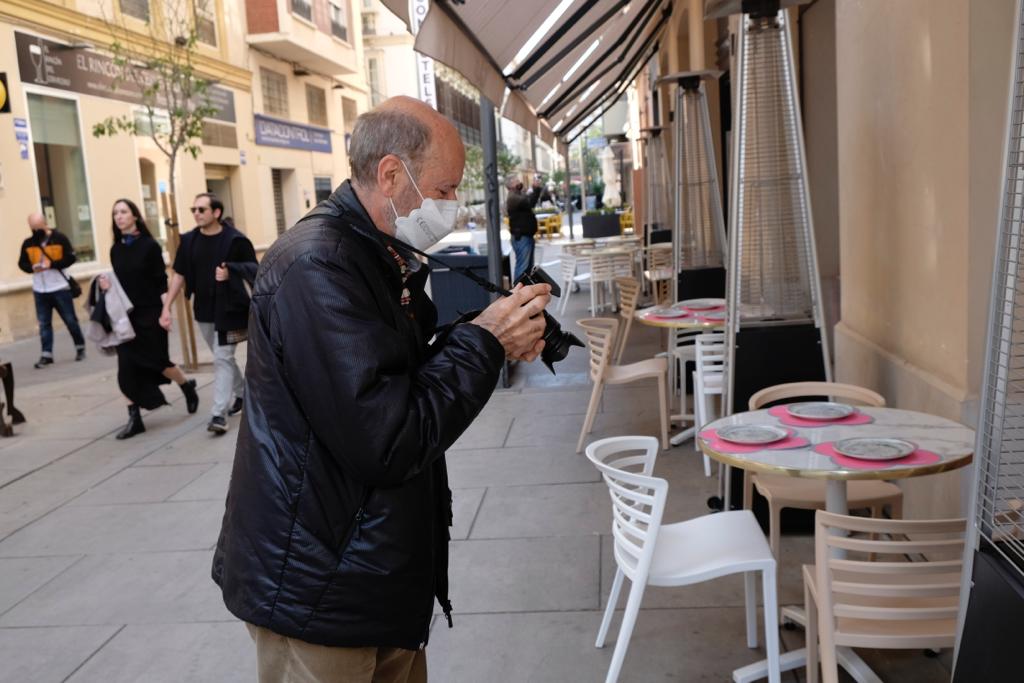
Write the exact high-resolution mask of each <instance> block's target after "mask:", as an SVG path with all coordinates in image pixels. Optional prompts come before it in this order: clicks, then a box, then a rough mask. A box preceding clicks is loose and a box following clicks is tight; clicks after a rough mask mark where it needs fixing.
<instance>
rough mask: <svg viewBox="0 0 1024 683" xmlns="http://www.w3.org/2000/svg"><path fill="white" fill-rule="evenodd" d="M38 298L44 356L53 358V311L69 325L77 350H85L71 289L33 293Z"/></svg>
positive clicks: (37, 310)
mask: <svg viewBox="0 0 1024 683" xmlns="http://www.w3.org/2000/svg"><path fill="white" fill-rule="evenodd" d="M32 293H33V294H34V295H35V298H36V320H37V321H38V322H39V341H41V342H42V344H43V356H45V357H47V358H53V309H57V315H59V316H60V319H61V320H63V321H64V324H65V325H67V328H68V332H70V333H71V338H72V339H73V340H74V342H75V349H76V350H78V349H84V348H85V337H83V336H82V328H80V327H79V326H78V319H77V318H76V317H75V300H74V299H72V298H71V290H70V289H61V290H59V291H56V292H45V293H44V292H32Z"/></svg>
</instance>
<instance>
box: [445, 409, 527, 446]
mask: <svg viewBox="0 0 1024 683" xmlns="http://www.w3.org/2000/svg"><path fill="white" fill-rule="evenodd" d="M510 424H512V416H511V415H499V414H487V415H484V414H480V415H479V416H478V417H477V418H476V420H474V421H473V424H471V425H470V426H469V428H468V429H467V430H466V431H465V432H463V433H462V436H460V437H459V439H458V441H456V442H455V443H454V444H453V445H452V447H451V448H450V449H449V450H453V451H455V450H460V449H467V448H499V447H501V446H502V445H504V443H505V436H506V435H508V428H509V425H510Z"/></svg>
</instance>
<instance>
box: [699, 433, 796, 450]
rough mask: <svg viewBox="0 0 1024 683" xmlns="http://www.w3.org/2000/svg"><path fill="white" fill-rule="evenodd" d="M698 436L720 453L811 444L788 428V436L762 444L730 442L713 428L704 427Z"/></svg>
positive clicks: (781, 448) (788, 447)
mask: <svg viewBox="0 0 1024 683" xmlns="http://www.w3.org/2000/svg"><path fill="white" fill-rule="evenodd" d="M700 438H702V439H704V440H705V441H707V442H708V446H709V447H710V448H711V449H712V450H715V451H720V452H722V453H734V454H737V455H739V454H741V453H757V452H758V451H784V450H787V449H790V448H804V447H805V446H809V445H811V442H810V441H808V440H807V439H805V438H803V437H802V436H796V435H795V433H794V432H793V430H789V436H787V437H786V438H785V439H780V440H779V441H773V442H772V443H763V444H753V445H748V444H742V443H732V442H731V441H725V440H723V439H719V438H718V432H716V431H715V430H714V429H705V430H704V431H703V432H701V433H700Z"/></svg>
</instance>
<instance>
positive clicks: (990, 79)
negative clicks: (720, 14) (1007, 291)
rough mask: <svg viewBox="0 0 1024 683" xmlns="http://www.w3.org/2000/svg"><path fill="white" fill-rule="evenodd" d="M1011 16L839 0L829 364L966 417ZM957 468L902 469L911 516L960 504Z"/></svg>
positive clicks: (841, 376)
mask: <svg viewBox="0 0 1024 683" xmlns="http://www.w3.org/2000/svg"><path fill="white" fill-rule="evenodd" d="M1013 16H1014V3H1013V2H1012V0H989V1H986V2H982V3H978V2H968V1H967V0H902V1H901V2H880V1H878V2H842V1H841V2H838V3H837V4H836V25H837V26H838V27H839V30H837V32H836V64H837V77H836V83H837V93H836V94H837V107H836V109H837V117H838V168H839V178H838V187H839V223H840V274H841V278H842V321H841V322H840V323H839V325H838V326H837V327H836V330H835V337H836V377H837V379H838V380H839V381H849V382H854V383H857V384H863V385H866V386H869V387H872V388H874V389H876V390H878V391H880V392H882V393H883V394H884V395H885V396H886V397H887V398H888V399H889V402H890V404H891V405H893V406H896V407H900V408H908V409H915V410H923V411H927V412H932V413H936V414H940V415H944V416H946V417H949V418H952V419H955V420H960V421H962V422H965V423H967V424H970V425H973V424H974V423H975V421H976V419H977V414H976V413H977V395H978V391H979V388H980V381H981V363H982V362H983V353H984V352H983V347H984V334H985V330H984V326H985V319H986V316H987V311H988V289H989V283H990V277H991V262H992V256H993V238H994V234H995V229H996V220H997V213H996V211H997V207H998V200H999V177H1000V173H1001V168H1000V166H1001V160H1002V152H1001V150H1002V147H1003V137H1004V134H1005V133H1004V130H1005V129H1004V125H1005V124H1004V119H1005V107H1006V102H1007V96H1008V87H1009V86H1008V79H1009V64H1010V62H1009V60H1010V55H1011V49H1012V48H1011V36H1012V26H1013ZM965 474H966V471H961V472H954V473H949V474H945V475H939V476H931V477H925V478H922V479H919V480H907V481H905V482H903V483H902V484H901V485H902V486H903V487H904V490H905V492H906V501H905V506H904V508H905V511H906V513H907V515H908V516H910V517H924V516H943V515H955V514H959V513H960V506H961V504H960V501H961V490H962V488H963V479H964V477H965Z"/></svg>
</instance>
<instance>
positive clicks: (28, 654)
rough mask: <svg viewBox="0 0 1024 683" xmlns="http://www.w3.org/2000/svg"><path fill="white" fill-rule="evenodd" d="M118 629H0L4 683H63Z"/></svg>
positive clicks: (1, 681) (0, 670)
mask: <svg viewBox="0 0 1024 683" xmlns="http://www.w3.org/2000/svg"><path fill="white" fill-rule="evenodd" d="M118 628H120V627H118V626H59V627H54V628H0V662H3V665H0V683H26V682H27V681H39V682H42V681H63V680H65V679H66V678H67V677H68V675H69V674H71V672H72V671H74V670H75V669H76V668H78V666H79V665H81V663H82V662H84V661H85V660H86V659H87V658H88V657H89V655H91V654H92V653H93V652H95V651H96V650H97V649H98V648H99V647H100V646H101V645H103V643H105V642H106V641H107V640H109V639H110V637H111V636H113V635H114V634H115V633H117V629H118Z"/></svg>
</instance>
